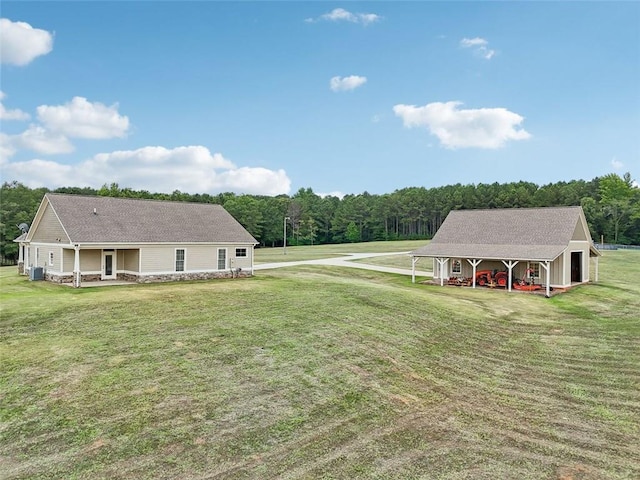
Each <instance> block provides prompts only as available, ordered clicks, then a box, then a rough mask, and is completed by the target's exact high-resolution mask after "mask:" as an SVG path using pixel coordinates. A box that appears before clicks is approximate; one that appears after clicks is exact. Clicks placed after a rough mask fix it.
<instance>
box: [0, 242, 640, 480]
mask: <svg viewBox="0 0 640 480" xmlns="http://www.w3.org/2000/svg"><path fill="white" fill-rule="evenodd" d="M314 248H315V247H314ZM383 251H384V250H383ZM269 261H271V260H269ZM14 272H15V268H2V269H0V302H1V306H2V309H1V312H0V478H2V479H45V478H46V479H74V478H78V479H79V478H91V479H157V478H181V479H205V478H206V479H210V478H216V479H245V478H259V479H276V478H277V479H281V478H283V479H316V478H326V479H340V478H345V479H346V478H349V479H354V478H367V479H368V478H374V479H376V478H377V479H386V478H403V479H404V478H406V479H417V478H424V479H532V480H533V479H535V480H539V479H565V480H568V479H574V480H577V479H583V480H595V479H636V478H640V450H639V449H638V445H640V420H639V419H640V344H639V340H638V339H639V338H640V318H639V317H640V314H639V313H638V312H640V281H639V279H640V252H625V251H616V252H605V254H604V256H603V258H601V260H600V279H601V282H600V283H599V284H597V285H588V286H581V287H577V288H575V289H573V290H572V291H570V292H568V293H566V294H563V295H558V296H555V297H553V298H551V299H546V298H544V297H542V296H537V295H531V294H526V293H521V292H518V293H513V294H508V293H506V292H504V291H493V290H486V289H476V290H473V289H463V288H455V287H446V288H441V287H434V286H425V285H419V284H411V279H410V278H409V277H404V276H397V275H389V274H382V273H377V272H371V271H363V270H356V269H347V268H338V267H335V268H331V267H324V266H300V267H294V268H290V269H274V270H270V271H264V272H259V273H258V275H257V276H256V277H254V278H251V279H236V280H221V281H208V282H185V283H172V284H156V285H134V286H124V287H108V288H87V289H71V288H68V287H62V286H56V285H50V284H47V283H44V282H29V281H28V280H27V279H26V278H24V277H18V276H17V275H15V273H14Z"/></svg>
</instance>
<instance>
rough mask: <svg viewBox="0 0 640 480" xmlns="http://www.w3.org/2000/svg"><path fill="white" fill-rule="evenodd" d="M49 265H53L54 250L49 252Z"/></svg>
mask: <svg viewBox="0 0 640 480" xmlns="http://www.w3.org/2000/svg"><path fill="white" fill-rule="evenodd" d="M49 266H50V267H53V252H49Z"/></svg>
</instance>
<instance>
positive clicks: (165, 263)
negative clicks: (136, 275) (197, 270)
mask: <svg viewBox="0 0 640 480" xmlns="http://www.w3.org/2000/svg"><path fill="white" fill-rule="evenodd" d="M185 250H186V255H187V265H188V263H189V248H188V247H185ZM175 251H176V249H175V248H174V247H143V248H141V249H140V254H141V255H142V273H152V272H173V271H175V260H176V258H175V255H176V254H175Z"/></svg>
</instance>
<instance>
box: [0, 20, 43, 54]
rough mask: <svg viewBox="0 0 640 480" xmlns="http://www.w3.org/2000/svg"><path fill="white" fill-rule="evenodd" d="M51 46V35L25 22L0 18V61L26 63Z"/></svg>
mask: <svg viewBox="0 0 640 480" xmlns="http://www.w3.org/2000/svg"><path fill="white" fill-rule="evenodd" d="M52 48H53V35H51V34H50V33H49V32H47V31H46V30H40V29H38V28H33V27H32V26H31V25H29V24H28V23H25V22H12V21H11V20H9V19H8V18H0V61H1V63H6V64H12V65H19V66H22V65H27V64H28V63H30V62H31V61H32V60H33V59H34V58H36V57H39V56H40V55H46V54H47V53H49V52H50V51H51V50H52Z"/></svg>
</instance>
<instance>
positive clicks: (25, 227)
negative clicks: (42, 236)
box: [18, 223, 29, 233]
mask: <svg viewBox="0 0 640 480" xmlns="http://www.w3.org/2000/svg"><path fill="white" fill-rule="evenodd" d="M18 228H19V229H20V231H21V232H22V233H27V232H28V231H29V225H27V224H26V223H21V224H20V225H18Z"/></svg>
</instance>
